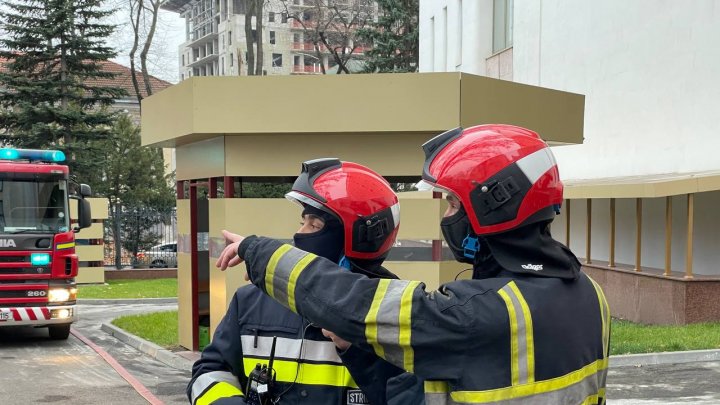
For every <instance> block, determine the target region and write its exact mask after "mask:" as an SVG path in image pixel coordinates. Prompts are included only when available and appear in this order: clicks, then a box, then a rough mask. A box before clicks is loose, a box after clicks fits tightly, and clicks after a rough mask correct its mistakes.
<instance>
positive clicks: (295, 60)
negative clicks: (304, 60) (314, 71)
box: [293, 55, 300, 66]
mask: <svg viewBox="0 0 720 405" xmlns="http://www.w3.org/2000/svg"><path fill="white" fill-rule="evenodd" d="M293 61H294V65H295V66H300V55H295V56H293Z"/></svg>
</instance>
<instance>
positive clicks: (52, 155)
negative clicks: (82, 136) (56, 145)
mask: <svg viewBox="0 0 720 405" xmlns="http://www.w3.org/2000/svg"><path fill="white" fill-rule="evenodd" d="M0 159H4V160H41V161H44V162H64V161H65V154H64V153H63V152H62V151H59V150H42V149H13V148H2V149H0Z"/></svg>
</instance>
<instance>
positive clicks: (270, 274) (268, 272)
mask: <svg viewBox="0 0 720 405" xmlns="http://www.w3.org/2000/svg"><path fill="white" fill-rule="evenodd" d="M290 249H292V246H290V245H282V246H280V247H279V248H278V249H277V250H276V251H275V252H273V254H272V256H270V260H269V261H268V264H267V267H266V269H265V291H267V294H268V295H269V296H271V297H273V298H274V297H275V291H274V290H273V281H274V280H273V279H274V278H275V268H276V267H277V264H278V261H280V258H281V257H282V256H283V255H284V254H285V252H287V251H288V250H290Z"/></svg>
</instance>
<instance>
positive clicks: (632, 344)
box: [113, 311, 720, 355]
mask: <svg viewBox="0 0 720 405" xmlns="http://www.w3.org/2000/svg"><path fill="white" fill-rule="evenodd" d="M113 324H114V325H115V326H117V327H119V328H122V329H125V330H126V331H128V332H130V333H132V334H134V335H137V336H140V337H142V338H144V339H146V340H149V341H151V342H154V343H156V344H158V345H160V346H164V347H175V346H177V345H178V329H177V311H170V312H158V313H152V314H146V315H133V316H124V317H122V318H118V319H116V320H114V321H113ZM611 333H612V336H611V338H610V349H611V352H612V354H613V355H616V354H633V353H655V352H674V351H683V350H702V349H720V323H704V324H693V325H688V326H657V325H640V324H636V323H632V322H628V321H622V320H617V319H613V324H612V330H611Z"/></svg>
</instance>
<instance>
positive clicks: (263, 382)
mask: <svg viewBox="0 0 720 405" xmlns="http://www.w3.org/2000/svg"><path fill="white" fill-rule="evenodd" d="M276 341H277V336H274V337H273V341H272V347H271V348H270V359H269V361H268V364H260V363H257V364H256V365H255V368H254V369H253V371H251V372H250V375H249V376H248V383H247V387H246V390H245V392H246V397H245V401H246V402H247V404H248V405H271V404H273V388H274V387H275V377H276V373H275V372H273V360H274V359H275V342H276Z"/></svg>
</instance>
